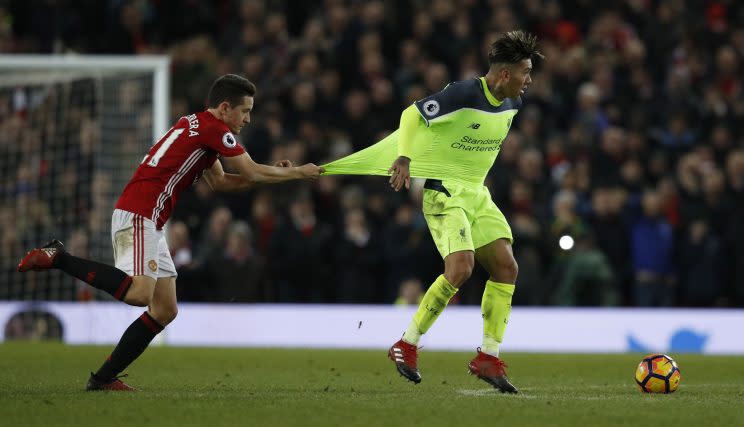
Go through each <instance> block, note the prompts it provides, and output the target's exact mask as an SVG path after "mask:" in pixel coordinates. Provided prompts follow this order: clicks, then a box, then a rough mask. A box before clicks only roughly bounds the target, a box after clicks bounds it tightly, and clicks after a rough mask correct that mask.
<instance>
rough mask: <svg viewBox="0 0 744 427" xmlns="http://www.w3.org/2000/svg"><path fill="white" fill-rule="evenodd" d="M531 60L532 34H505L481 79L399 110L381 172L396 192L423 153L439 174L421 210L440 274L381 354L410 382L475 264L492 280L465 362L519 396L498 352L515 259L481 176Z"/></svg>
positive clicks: (513, 111) (496, 149)
mask: <svg viewBox="0 0 744 427" xmlns="http://www.w3.org/2000/svg"><path fill="white" fill-rule="evenodd" d="M534 56H537V57H540V58H542V57H543V56H542V54H541V53H540V52H539V51H538V47H537V38H536V37H535V36H533V35H530V34H528V33H525V32H523V31H511V32H507V33H505V34H503V35H502V36H501V37H500V38H499V39H498V40H496V41H495V42H494V43H493V44H492V45H491V49H490V52H489V54H488V62H489V65H490V67H489V70H488V73H487V74H486V75H485V76H484V77H480V78H473V79H470V80H464V81H459V82H454V83H451V84H449V85H448V86H447V87H446V88H444V90H442V91H441V92H439V93H436V94H434V95H431V96H429V97H427V98H424V99H422V100H419V101H417V102H415V103H414V104H413V105H411V106H410V107H408V108H407V109H406V110H404V111H403V114H402V115H401V120H400V128H399V135H398V144H397V147H398V158H397V159H396V160H395V162H393V164H392V166H391V167H390V169H389V170H388V172H389V173H391V177H390V185H391V186H392V187H393V188H394V189H395V191H398V190H400V189H401V188H402V187H403V186H405V187H406V188H409V186H410V176H411V172H410V171H411V168H412V166H413V165H415V164H416V162H417V154H418V153H421V152H422V151H424V150H428V151H429V153H427V154H428V156H427V157H430V159H431V160H433V161H434V162H433V163H434V164H435V165H436V169H438V171H439V172H438V175H439V176H440V177H441V178H440V179H427V180H426V182H425V184H424V199H423V211H424V217H425V218H426V222H427V224H428V226H429V230H430V231H431V234H432V237H433V238H434V242H435V244H436V246H437V249H438V250H439V253H440V254H441V255H442V257H443V258H444V274H442V275H440V276H439V277H437V279H436V280H435V281H434V283H433V284H432V285H431V286H430V287H429V289H428V291H427V292H426V294H425V295H424V298H423V299H422V301H421V303H420V305H419V307H418V310H417V311H416V314H415V315H414V316H413V320H412V321H411V323H410V325H409V326H408V329H407V330H406V331H405V333H404V334H403V338H402V339H401V340H399V341H398V342H396V343H395V344H393V346H392V347H391V348H390V350H389V353H388V355H389V357H390V359H391V360H393V362H395V364H396V367H397V369H398V372H400V374H401V375H403V376H404V377H406V378H407V379H409V380H411V381H413V382H414V383H419V382H420V381H421V375H420V374H419V371H418V369H417V367H416V362H417V345H418V342H419V339H420V338H421V336H422V335H423V334H425V333H426V331H428V330H429V328H430V327H431V326H432V324H433V323H434V322H435V321H436V319H437V317H439V314H440V313H441V312H442V310H444V308H445V307H446V306H447V303H448V302H449V300H450V299H451V298H452V297H453V296H454V295H455V294H456V293H457V290H458V288H460V286H462V284H463V283H465V281H466V280H467V279H468V278H469V277H470V274H471V273H472V271H473V267H474V264H475V261H476V260H477V261H478V262H479V263H480V264H481V265H482V266H483V267H484V268H485V269H486V270H487V271H488V274H489V279H488V281H487V282H486V287H485V291H484V293H483V299H482V303H481V309H482V314H483V343H482V345H481V347H480V348H478V350H477V355H476V357H475V358H474V359H473V360H471V361H470V363H469V365H468V368H469V370H470V372H471V373H472V374H473V375H476V376H477V377H478V378H480V379H482V380H484V381H486V382H487V383H489V384H491V385H492V386H494V387H495V388H496V389H498V390H500V391H501V392H502V393H517V389H516V387H514V386H513V385H512V384H511V383H510V382H509V380H508V378H507V376H506V371H505V369H504V368H505V364H504V362H503V361H502V360H501V359H499V357H498V356H499V347H500V345H501V341H502V338H503V336H504V330H505V329H506V325H507V323H508V320H509V313H510V311H511V300H512V295H513V294H514V287H515V286H514V285H515V282H516V279H517V262H516V261H515V260H514V255H513V253H512V248H511V244H512V240H513V239H512V233H511V229H510V227H509V224H508V223H507V221H506V218H505V217H504V214H502V213H501V211H500V210H499V208H498V207H496V205H495V204H494V203H493V201H492V199H491V194H490V193H489V191H488V188H487V187H485V186H484V185H483V182H484V180H485V178H486V175H487V174H488V171H489V170H490V169H491V167H492V166H493V163H494V161H495V160H496V156H497V155H498V154H499V150H500V149H501V143H502V142H503V141H504V139H505V138H506V135H507V133H508V132H509V127H510V126H511V123H512V118H513V117H514V115H515V114H517V111H518V110H519V108H520V107H521V105H522V100H521V97H520V95H522V94H523V93H524V90H525V89H526V88H527V86H529V84H530V83H531V82H532V80H531V78H530V72H531V71H532V57H534ZM422 136H423V137H422ZM424 141H428V144H426V147H425V148H424V150H422V148H423V147H414V144H421V143H422V142H424ZM427 160H428V161H431V160H429V159H428V158H427ZM427 175H429V176H431V175H432V174H427ZM414 176H416V175H414Z"/></svg>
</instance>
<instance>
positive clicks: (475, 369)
mask: <svg viewBox="0 0 744 427" xmlns="http://www.w3.org/2000/svg"><path fill="white" fill-rule="evenodd" d="M504 368H506V364H505V363H504V362H503V361H502V360H501V359H499V358H498V357H496V356H491V355H490V354H486V353H483V352H482V351H480V347H478V355H477V356H475V359H473V360H471V361H470V363H469V364H468V369H469V370H470V373H471V374H472V375H475V376H477V377H478V378H480V379H482V380H483V381H485V382H487V383H488V384H491V385H492V386H494V388H496V389H497V390H499V391H500V392H502V393H518V390H517V388H516V387H514V386H513V385H512V384H511V383H510V382H509V379H508V378H507V377H506V370H505V369H504Z"/></svg>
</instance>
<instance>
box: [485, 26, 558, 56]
mask: <svg viewBox="0 0 744 427" xmlns="http://www.w3.org/2000/svg"><path fill="white" fill-rule="evenodd" d="M533 56H537V57H539V58H544V57H545V56H544V55H543V54H542V53H541V52H540V51H539V50H538V46H537V36H535V35H533V34H530V33H526V32H524V31H522V30H516V31H509V32H506V33H504V34H502V35H501V37H499V39H498V40H496V41H495V42H493V44H491V49H490V50H489V51H488V63H489V64H490V65H493V64H516V63H517V62H519V61H522V60H524V59H532V57H533Z"/></svg>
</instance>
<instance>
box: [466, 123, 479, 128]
mask: <svg viewBox="0 0 744 427" xmlns="http://www.w3.org/2000/svg"><path fill="white" fill-rule="evenodd" d="M479 127H480V123H470V125H469V126H468V128H470V129H478V128H479Z"/></svg>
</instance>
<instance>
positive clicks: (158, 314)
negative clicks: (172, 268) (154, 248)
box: [86, 276, 178, 391]
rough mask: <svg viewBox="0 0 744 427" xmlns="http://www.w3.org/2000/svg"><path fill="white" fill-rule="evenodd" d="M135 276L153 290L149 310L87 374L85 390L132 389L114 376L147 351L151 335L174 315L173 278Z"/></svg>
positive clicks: (176, 309)
mask: <svg viewBox="0 0 744 427" xmlns="http://www.w3.org/2000/svg"><path fill="white" fill-rule="evenodd" d="M137 277H146V278H147V279H149V280H150V281H151V285H152V288H151V289H153V291H152V292H151V293H150V297H149V299H148V301H149V304H148V305H149V308H148V310H147V311H146V312H144V313H142V315H141V316H140V317H139V318H138V319H137V320H135V321H134V322H133V323H132V324H131V325H130V326H129V328H128V329H127V330H126V331H125V332H124V335H123V336H122V337H121V340H120V341H119V344H117V346H116V348H115V349H114V351H113V352H112V353H111V355H110V356H109V357H108V358H107V359H106V361H105V362H104V363H103V365H102V366H101V368H100V369H99V370H98V372H96V373H95V374H91V375H90V378H89V379H88V384H87V386H86V390H88V391H98V390H110V391H132V390H134V388H132V387H130V386H128V385H126V384H124V383H123V382H121V380H120V379H119V378H120V377H117V376H118V374H119V373H120V372H122V371H123V370H124V369H125V368H126V367H127V366H129V365H130V364H131V363H132V362H133V361H134V360H135V359H137V358H138V357H139V356H140V355H141V354H142V353H143V352H144V351H145V349H147V346H148V345H149V344H150V342H151V341H152V339H153V338H155V335H157V334H158V333H160V332H161V331H162V330H163V328H164V327H165V326H166V325H168V324H169V323H170V322H172V321H173V319H175V318H176V315H177V314H178V307H177V305H176V278H175V277H163V278H160V279H158V280H157V282H156V281H155V279H152V278H149V277H147V276H137ZM141 289H145V287H142V288H141ZM138 297H139V296H138Z"/></svg>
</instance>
